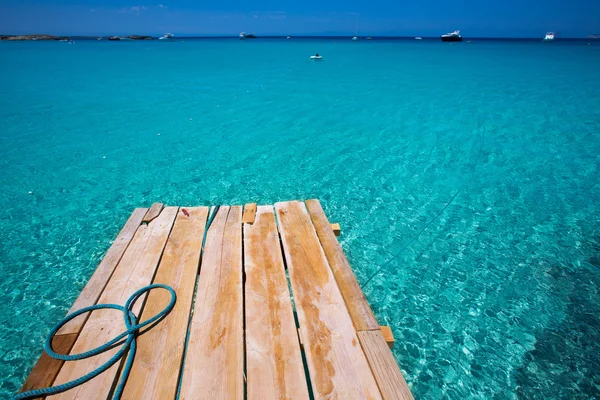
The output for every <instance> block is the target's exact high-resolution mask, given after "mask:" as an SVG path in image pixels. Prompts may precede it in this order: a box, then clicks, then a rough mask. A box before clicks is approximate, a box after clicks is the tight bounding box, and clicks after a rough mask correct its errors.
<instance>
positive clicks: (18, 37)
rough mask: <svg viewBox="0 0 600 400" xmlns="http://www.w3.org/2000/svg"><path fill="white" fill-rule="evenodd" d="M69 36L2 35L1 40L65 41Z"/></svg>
mask: <svg viewBox="0 0 600 400" xmlns="http://www.w3.org/2000/svg"><path fill="white" fill-rule="evenodd" d="M64 39H67V36H54V35H45V34H34V35H0V40H64Z"/></svg>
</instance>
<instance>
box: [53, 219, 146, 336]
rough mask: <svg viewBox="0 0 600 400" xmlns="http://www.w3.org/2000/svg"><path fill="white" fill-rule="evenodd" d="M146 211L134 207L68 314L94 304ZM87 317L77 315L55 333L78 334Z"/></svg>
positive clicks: (86, 315) (87, 315)
mask: <svg viewBox="0 0 600 400" xmlns="http://www.w3.org/2000/svg"><path fill="white" fill-rule="evenodd" d="M147 212H148V209H147V208H136V209H135V210H134V211H133V213H132V214H131V216H130V217H129V219H128V220H127V222H126V223H125V226H124V227H123V229H121V232H119V235H118V236H117V238H116V239H115V241H114V242H113V243H112V245H111V246H110V249H108V251H107V252H106V255H105V256H104V258H103V259H102V261H100V264H98V267H97V268H96V271H95V272H94V274H93V275H92V277H91V278H90V280H89V281H88V283H87V284H86V285H85V287H84V288H83V290H82V291H81V293H79V297H77V300H75V303H73V306H71V309H70V310H69V312H68V314H71V313H73V312H75V311H77V310H81V309H82V308H85V307H89V306H93V305H94V304H96V302H97V301H98V299H99V298H100V295H101V294H102V292H103V291H104V288H105V287H106V284H107V283H108V281H109V279H110V277H111V276H112V274H113V272H114V271H115V268H116V267H117V265H118V264H119V261H121V258H122V257H123V254H125V250H127V247H128V246H129V244H130V243H131V240H132V239H133V236H134V235H135V232H136V231H137V229H138V228H139V226H140V225H141V223H142V219H143V218H144V215H146V213H147ZM88 317H89V314H83V315H80V316H78V317H77V318H75V319H73V320H71V321H69V322H68V323H67V324H65V325H64V326H63V327H62V328H60V330H59V331H58V332H57V334H58V335H67V334H71V333H76V334H79V332H81V328H82V327H83V325H84V324H85V321H86V320H87V318H88Z"/></svg>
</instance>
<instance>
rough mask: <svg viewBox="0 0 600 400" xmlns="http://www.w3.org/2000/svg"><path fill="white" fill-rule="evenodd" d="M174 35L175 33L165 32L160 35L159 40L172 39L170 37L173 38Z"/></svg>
mask: <svg viewBox="0 0 600 400" xmlns="http://www.w3.org/2000/svg"><path fill="white" fill-rule="evenodd" d="M174 37H175V35H173V34H172V33H165V34H164V35H162V36H161V37H159V38H158V40H170V39H173V38H174Z"/></svg>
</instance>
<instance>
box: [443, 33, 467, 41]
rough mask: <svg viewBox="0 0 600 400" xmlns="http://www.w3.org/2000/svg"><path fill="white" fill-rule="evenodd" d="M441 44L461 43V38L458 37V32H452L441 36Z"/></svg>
mask: <svg viewBox="0 0 600 400" xmlns="http://www.w3.org/2000/svg"><path fill="white" fill-rule="evenodd" d="M442 42H462V36H460V31H454V32H451V33H446V34H445V35H442Z"/></svg>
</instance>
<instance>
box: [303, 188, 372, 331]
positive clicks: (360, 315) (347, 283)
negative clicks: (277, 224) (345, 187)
mask: <svg viewBox="0 0 600 400" xmlns="http://www.w3.org/2000/svg"><path fill="white" fill-rule="evenodd" d="M306 207H307V208H308V211H309V213H310V217H311V219H312V223H313V224H314V226H315V230H316V232H317V235H318V237H319V240H320V242H321V245H322V246H323V250H324V251H325V255H326V257H327V261H328V262H329V265H330V266H331V270H332V271H333V275H334V276H335V280H336V281H337V284H338V286H339V288H340V291H341V292H342V296H344V301H345V302H346V306H347V307H348V311H349V312H350V316H351V317H352V322H353V323H354V327H355V328H356V330H357V331H362V330H373V329H379V323H377V320H376V319H375V315H374V314H373V311H372V310H371V306H369V303H368V302H367V299H366V298H365V295H364V293H363V291H362V289H361V288H360V286H359V284H358V281H357V280H356V276H355V275H354V272H353V271H352V268H351V267H350V264H349V263H348V259H346V256H345V255H344V251H343V250H342V247H341V246H340V243H339V242H338V241H337V239H336V238H335V235H334V233H333V231H332V230H331V227H330V225H329V221H328V220H327V217H326V216H325V213H324V212H323V208H322V207H321V203H319V201H318V200H307V201H306Z"/></svg>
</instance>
